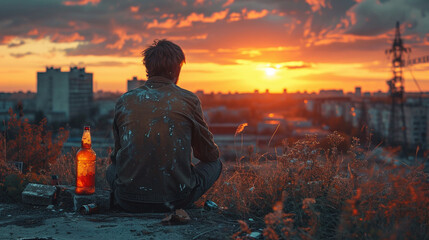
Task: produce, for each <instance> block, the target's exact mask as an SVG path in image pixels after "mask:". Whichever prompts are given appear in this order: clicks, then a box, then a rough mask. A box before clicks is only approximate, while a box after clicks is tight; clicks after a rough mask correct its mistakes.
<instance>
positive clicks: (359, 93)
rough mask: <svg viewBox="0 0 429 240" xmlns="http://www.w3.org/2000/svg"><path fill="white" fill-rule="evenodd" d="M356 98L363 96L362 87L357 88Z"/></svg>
mask: <svg viewBox="0 0 429 240" xmlns="http://www.w3.org/2000/svg"><path fill="white" fill-rule="evenodd" d="M355 96H356V97H360V96H362V87H355Z"/></svg>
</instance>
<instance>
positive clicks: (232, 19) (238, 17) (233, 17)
mask: <svg viewBox="0 0 429 240" xmlns="http://www.w3.org/2000/svg"><path fill="white" fill-rule="evenodd" d="M240 20H241V14H240V13H236V12H233V13H231V14H229V18H228V20H227V21H228V22H236V21H240Z"/></svg>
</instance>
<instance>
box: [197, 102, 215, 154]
mask: <svg viewBox="0 0 429 240" xmlns="http://www.w3.org/2000/svg"><path fill="white" fill-rule="evenodd" d="M192 149H193V152H194V156H195V157H196V158H198V159H199V160H200V161H202V162H214V161H216V160H218V159H219V148H218V146H217V145H216V143H215V142H214V140H213V134H212V133H211V132H210V131H209V128H208V126H207V123H206V122H205V121H204V118H203V111H202V108H201V103H200V101H199V100H197V103H196V109H195V112H194V127H193V129H192Z"/></svg>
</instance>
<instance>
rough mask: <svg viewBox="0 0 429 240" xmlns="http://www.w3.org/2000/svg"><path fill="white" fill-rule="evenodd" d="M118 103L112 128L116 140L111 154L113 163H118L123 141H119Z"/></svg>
mask: <svg viewBox="0 0 429 240" xmlns="http://www.w3.org/2000/svg"><path fill="white" fill-rule="evenodd" d="M117 106H118V104H116V107H115V117H114V119H113V126H112V130H113V139H114V141H115V146H114V148H113V151H112V153H111V154H110V160H111V161H112V164H113V165H116V154H117V153H118V151H119V149H120V148H121V143H120V141H119V130H118V126H117V122H116V119H117V114H118V108H117Z"/></svg>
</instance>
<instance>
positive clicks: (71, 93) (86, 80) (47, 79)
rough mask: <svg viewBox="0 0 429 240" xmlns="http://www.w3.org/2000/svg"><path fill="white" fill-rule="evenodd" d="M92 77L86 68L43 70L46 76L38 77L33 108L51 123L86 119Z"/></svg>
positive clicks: (91, 88)
mask: <svg viewBox="0 0 429 240" xmlns="http://www.w3.org/2000/svg"><path fill="white" fill-rule="evenodd" d="M92 78H93V75H92V73H86V72H85V68H78V67H70V71H69V72H61V68H54V67H46V72H38V73H37V98H36V99H37V100H36V108H37V110H38V111H42V112H43V113H44V115H45V116H46V117H47V118H48V119H49V120H50V121H53V122H60V121H70V120H71V119H73V118H86V117H87V116H88V115H89V113H90V108H91V106H92V101H93V85H92V84H93V80H92Z"/></svg>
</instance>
